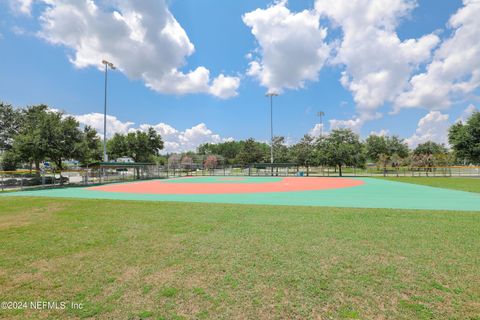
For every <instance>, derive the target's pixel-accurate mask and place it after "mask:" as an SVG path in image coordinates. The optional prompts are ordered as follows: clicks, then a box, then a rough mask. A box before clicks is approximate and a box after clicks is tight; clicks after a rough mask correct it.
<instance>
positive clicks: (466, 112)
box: [456, 104, 478, 122]
mask: <svg viewBox="0 0 480 320" xmlns="http://www.w3.org/2000/svg"><path fill="white" fill-rule="evenodd" d="M474 112H478V109H477V107H475V106H474V105H473V104H470V105H469V106H468V107H466V108H465V110H463V112H462V114H461V115H460V117H459V118H458V119H457V121H456V122H460V121H461V122H466V121H467V120H468V118H470V116H471V115H472V114H473V113H474Z"/></svg>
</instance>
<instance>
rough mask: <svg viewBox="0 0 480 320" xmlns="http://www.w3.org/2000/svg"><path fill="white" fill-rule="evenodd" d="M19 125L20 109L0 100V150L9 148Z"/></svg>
mask: <svg viewBox="0 0 480 320" xmlns="http://www.w3.org/2000/svg"><path fill="white" fill-rule="evenodd" d="M20 126H21V116H20V111H19V110H17V109H14V108H13V107H12V106H11V105H9V104H6V103H3V102H0V152H2V151H8V150H11V149H12V147H13V140H14V137H15V135H17V134H18V132H19V130H20Z"/></svg>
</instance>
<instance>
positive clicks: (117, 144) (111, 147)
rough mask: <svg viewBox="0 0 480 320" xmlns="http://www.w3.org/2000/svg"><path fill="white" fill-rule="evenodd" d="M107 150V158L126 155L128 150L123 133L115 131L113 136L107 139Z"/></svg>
mask: <svg viewBox="0 0 480 320" xmlns="http://www.w3.org/2000/svg"><path fill="white" fill-rule="evenodd" d="M107 150H108V158H109V159H117V158H121V157H126V156H128V154H129V151H128V146H127V141H126V139H125V135H123V134H119V133H115V134H114V135H113V137H112V138H111V139H109V140H108V141H107Z"/></svg>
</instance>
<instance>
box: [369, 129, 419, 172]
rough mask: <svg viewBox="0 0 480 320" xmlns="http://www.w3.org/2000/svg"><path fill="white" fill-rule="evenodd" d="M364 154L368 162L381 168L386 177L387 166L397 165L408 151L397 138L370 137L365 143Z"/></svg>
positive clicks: (404, 144) (405, 145)
mask: <svg viewBox="0 0 480 320" xmlns="http://www.w3.org/2000/svg"><path fill="white" fill-rule="evenodd" d="M365 152H366V155H367V157H368V158H369V159H370V160H372V161H374V162H376V163H377V164H379V166H381V167H382V168H383V175H386V174H387V166H388V165H389V164H392V165H393V164H394V163H398V164H399V163H400V159H403V158H406V157H407V156H408V152H409V150H408V146H407V144H406V143H405V142H404V141H403V139H401V138H399V137H397V136H392V137H389V136H386V137H385V136H377V135H370V136H369V137H368V138H367V140H366V141H365ZM394 156H395V157H394Z"/></svg>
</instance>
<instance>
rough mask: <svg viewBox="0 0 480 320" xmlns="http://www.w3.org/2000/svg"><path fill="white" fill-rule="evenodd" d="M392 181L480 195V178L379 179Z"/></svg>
mask: <svg viewBox="0 0 480 320" xmlns="http://www.w3.org/2000/svg"><path fill="white" fill-rule="evenodd" d="M379 179H385V180H390V181H397V182H406V183H413V184H421V185H425V186H430V187H437V188H445V189H454V190H461V191H469V192H479V193H480V178H454V177H452V178H446V177H387V178H383V177H382V178H379Z"/></svg>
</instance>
